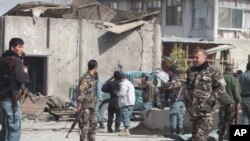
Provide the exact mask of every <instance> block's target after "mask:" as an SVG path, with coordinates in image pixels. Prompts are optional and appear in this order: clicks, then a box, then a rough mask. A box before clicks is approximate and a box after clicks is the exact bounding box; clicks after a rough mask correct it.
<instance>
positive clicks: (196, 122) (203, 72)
mask: <svg viewBox="0 0 250 141" xmlns="http://www.w3.org/2000/svg"><path fill="white" fill-rule="evenodd" d="M186 85H187V94H186V95H185V97H184V102H185V105H186V109H187V111H188V113H189V115H190V120H191V125H192V141H206V140H207V138H208V135H209V133H210V132H211V129H212V125H213V113H214V107H215V105H216V103H217V102H218V100H219V98H220V97H221V95H223V94H225V85H226V83H225V80H224V77H223V75H222V74H221V72H220V71H219V70H218V69H216V68H215V67H213V66H210V65H209V64H208V62H205V63H203V64H202V65H200V66H198V67H191V68H190V69H188V71H187V82H186Z"/></svg>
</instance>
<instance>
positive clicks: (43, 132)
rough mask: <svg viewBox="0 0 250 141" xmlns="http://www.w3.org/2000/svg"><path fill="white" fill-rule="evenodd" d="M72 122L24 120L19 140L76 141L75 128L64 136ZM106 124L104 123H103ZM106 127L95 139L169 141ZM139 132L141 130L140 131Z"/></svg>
mask: <svg viewBox="0 0 250 141" xmlns="http://www.w3.org/2000/svg"><path fill="white" fill-rule="evenodd" d="M71 124H72V122H66V121H60V122H55V121H50V122H41V121H34V120H24V121H23V122H22V137H21V141H77V140H79V133H78V130H77V128H75V129H74V130H73V132H72V133H71V134H70V135H69V138H66V135H67V131H68V130H69V128H70V126H71ZM105 124H106V123H105ZM138 124H139V122H138V121H137V122H132V123H131V128H133V127H136V126H137V125H138ZM106 131H107V129H98V130H97V136H96V139H97V140H96V141H171V139H167V138H164V137H163V136H161V135H157V134H155V135H150V134H146V135H145V134H144V135H142V134H140V135H139V134H136V132H135V133H133V132H132V133H131V136H129V137H121V136H118V134H117V133H107V132H106ZM140 132H141V131H140Z"/></svg>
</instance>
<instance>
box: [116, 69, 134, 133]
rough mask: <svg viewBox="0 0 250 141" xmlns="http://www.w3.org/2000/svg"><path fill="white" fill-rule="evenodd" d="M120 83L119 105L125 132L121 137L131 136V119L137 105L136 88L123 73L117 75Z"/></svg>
mask: <svg viewBox="0 0 250 141" xmlns="http://www.w3.org/2000/svg"><path fill="white" fill-rule="evenodd" d="M115 79H117V80H118V81H120V91H119V92H118V103H119V107H120V110H121V117H122V122H123V125H124V130H123V131H122V132H121V133H120V134H119V135H120V136H129V135H130V133H129V127H130V117H131V115H132V112H133V106H134V105H135V87H134V86H133V84H132V83H131V82H130V81H128V80H127V79H126V78H125V75H124V74H123V73H121V72H119V74H117V76H116V78H115Z"/></svg>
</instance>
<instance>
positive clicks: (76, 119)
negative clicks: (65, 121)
mask: <svg viewBox="0 0 250 141" xmlns="http://www.w3.org/2000/svg"><path fill="white" fill-rule="evenodd" d="M82 115H83V111H82V110H80V111H78V112H76V114H75V120H74V122H73V123H72V125H71V127H70V129H69V131H68V134H67V135H66V138H68V137H69V134H70V133H71V132H72V130H73V129H74V128H75V126H76V124H77V122H78V121H79V120H80V118H81V117H82Z"/></svg>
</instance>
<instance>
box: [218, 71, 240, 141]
mask: <svg viewBox="0 0 250 141" xmlns="http://www.w3.org/2000/svg"><path fill="white" fill-rule="evenodd" d="M224 78H225V81H226V94H225V95H223V96H222V97H221V99H220V109H219V125H218V128H219V130H218V134H219V136H220V139H222V137H223V135H224V134H225V131H226V130H227V132H228V133H229V125H233V124H234V121H235V120H237V119H236V116H235V114H236V111H235V110H236V109H235V103H239V102H240V101H241V97H240V85H239V80H238V78H237V77H235V76H234V74H233V73H231V72H229V71H225V72H224Z"/></svg>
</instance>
